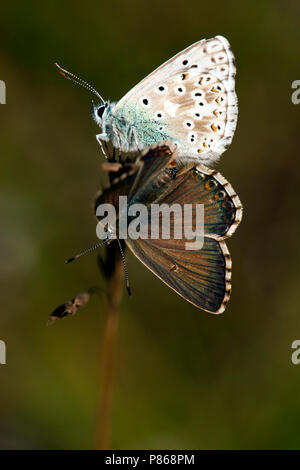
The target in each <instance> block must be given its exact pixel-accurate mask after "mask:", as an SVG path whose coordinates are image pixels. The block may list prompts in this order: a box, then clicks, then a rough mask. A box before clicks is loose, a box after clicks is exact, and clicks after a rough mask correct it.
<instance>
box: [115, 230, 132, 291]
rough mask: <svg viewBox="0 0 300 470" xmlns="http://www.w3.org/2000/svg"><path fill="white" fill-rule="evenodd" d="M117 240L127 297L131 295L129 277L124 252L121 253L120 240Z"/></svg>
mask: <svg viewBox="0 0 300 470" xmlns="http://www.w3.org/2000/svg"><path fill="white" fill-rule="evenodd" d="M117 240H118V243H119V248H120V252H121V258H122V263H123V268H124V274H125V280H126V289H127V292H128V295H131V290H130V286H129V277H128V271H127V266H126V259H125V255H124V251H123V248H122V245H121V242H120V240H119V239H118V238H117Z"/></svg>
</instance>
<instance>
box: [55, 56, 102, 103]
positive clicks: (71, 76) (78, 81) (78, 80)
mask: <svg viewBox="0 0 300 470" xmlns="http://www.w3.org/2000/svg"><path fill="white" fill-rule="evenodd" d="M54 64H55V65H56V67H57V68H58V70H59V73H60V75H61V76H62V77H64V78H67V79H68V80H71V82H74V83H76V84H77V85H80V86H82V87H83V88H86V89H87V90H89V91H91V92H92V93H94V94H95V95H96V96H98V98H100V100H101V101H102V103H103V104H105V101H104V99H103V98H102V96H101V95H100V93H99V92H98V91H97V90H96V89H95V88H94V87H92V86H91V85H90V84H89V83H87V82H85V81H84V80H82V78H79V77H77V76H76V75H74V74H73V73H71V72H68V70H66V69H63V68H62V67H61V66H60V65H59V64H58V63H57V62H54Z"/></svg>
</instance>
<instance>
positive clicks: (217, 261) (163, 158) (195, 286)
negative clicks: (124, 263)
mask: <svg viewBox="0 0 300 470" xmlns="http://www.w3.org/2000/svg"><path fill="white" fill-rule="evenodd" d="M170 150H171V151H170ZM173 151H174V145H173V144H171V143H163V144H160V145H158V146H155V147H153V148H150V149H148V150H147V151H145V152H144V153H143V154H142V156H141V158H140V159H139V160H138V162H137V167H136V171H135V173H134V175H133V174H132V173H131V174H130V175H128V176H124V177H123V178H121V179H120V178H117V179H116V180H114V181H113V182H112V184H111V186H110V187H109V188H107V189H105V190H104V191H103V193H102V194H101V195H99V196H98V198H97V203H96V205H98V204H101V203H103V202H111V201H112V200H115V199H114V197H115V196H112V194H114V195H116V194H119V195H120V194H122V195H127V196H128V199H129V201H128V205H129V206H130V204H132V203H134V202H138V203H143V204H145V205H146V206H150V204H152V203H156V204H168V205H169V206H170V205H172V204H173V203H177V204H180V205H181V206H182V205H184V204H192V205H193V207H194V206H195V205H196V204H204V227H205V231H204V243H203V247H202V248H201V249H200V250H189V249H186V239H185V238H182V239H175V238H174V236H173V234H174V232H175V229H176V226H177V225H178V224H182V223H183V221H182V219H181V218H180V219H177V218H176V215H173V217H171V236H170V238H169V239H164V238H162V236H161V235H160V236H159V238H158V239H152V238H150V237H149V238H148V239H137V240H132V239H127V240H126V243H127V245H128V247H129V248H130V250H131V251H132V252H133V253H134V254H135V255H136V256H137V258H139V259H140V260H141V261H142V263H144V264H145V265H146V266H147V267H148V268H149V269H150V270H151V271H152V272H153V273H154V274H156V276H158V277H159V278H160V279H161V280H162V281H163V282H165V283H166V284H167V285H168V286H169V287H171V288H172V289H174V290H175V291H176V292H177V293H178V294H179V295H181V296H182V297H183V298H185V299H186V300H187V301H189V302H191V303H192V304H193V305H195V306H196V307H199V308H201V309H203V310H206V311H208V312H211V313H221V312H223V311H224V310H225V308H226V305H227V303H228V301H229V298H230V293H231V258H230V254H229V251H228V249H227V246H226V243H225V241H224V240H225V239H226V238H228V237H230V236H231V235H232V234H233V233H234V231H235V229H236V228H237V226H238V225H239V223H240V221H241V218H242V205H241V202H240V200H239V198H238V196H237V195H236V193H235V191H234V190H233V188H232V187H231V185H230V184H229V183H228V182H227V181H226V179H225V178H224V177H223V176H222V175H221V174H220V173H217V172H216V171H214V170H211V169H209V168H207V167H205V166H204V165H201V164H198V165H189V166H186V167H183V168H182V169H181V170H179V171H178V173H177V174H176V177H175V178H174V176H173V175H172V172H170V171H169V170H168V169H166V168H165V167H166V166H168V164H170V162H171V161H172V159H173V158H174V154H173V153H172V152H173ZM138 167H139V169H137V168H138ZM192 220H193V222H192V225H193V228H195V227H194V219H192ZM153 223H154V221H153V220H151V218H150V227H151V224H152V228H153ZM154 228H155V227H154ZM156 228H157V230H158V232H159V230H160V228H159V227H156ZM159 233H160V232H159Z"/></svg>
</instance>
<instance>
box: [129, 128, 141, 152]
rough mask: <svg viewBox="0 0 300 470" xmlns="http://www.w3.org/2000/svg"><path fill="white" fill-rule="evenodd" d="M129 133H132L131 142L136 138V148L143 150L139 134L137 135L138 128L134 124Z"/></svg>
mask: <svg viewBox="0 0 300 470" xmlns="http://www.w3.org/2000/svg"><path fill="white" fill-rule="evenodd" d="M129 135H130V142H131V140H133V139H134V140H135V145H136V150H141V149H140V148H139V139H138V136H137V132H136V128H135V127H134V126H132V127H131V128H130V134H129Z"/></svg>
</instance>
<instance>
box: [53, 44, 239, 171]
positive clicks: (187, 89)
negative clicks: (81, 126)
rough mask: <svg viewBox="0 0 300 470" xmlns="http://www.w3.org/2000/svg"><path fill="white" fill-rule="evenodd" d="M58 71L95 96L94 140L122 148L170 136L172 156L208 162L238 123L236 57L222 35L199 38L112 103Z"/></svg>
mask: <svg viewBox="0 0 300 470" xmlns="http://www.w3.org/2000/svg"><path fill="white" fill-rule="evenodd" d="M56 65H57V67H58V68H59V71H60V73H61V75H63V76H64V77H65V78H68V79H69V80H72V81H74V82H75V83H77V84H79V85H81V86H83V87H85V88H87V89H89V90H90V91H92V92H93V93H95V94H96V96H97V97H98V98H99V100H100V103H97V104H93V108H92V116H93V118H94V120H95V122H96V123H97V124H98V125H99V126H100V127H101V129H102V132H101V133H100V134H98V135H97V136H96V137H97V140H98V142H99V144H100V146H101V148H102V151H103V153H104V154H105V155H106V152H105V150H104V148H103V145H102V142H104V143H105V144H106V143H107V142H111V143H112V144H113V146H114V147H115V148H117V149H119V150H120V151H121V152H132V151H137V150H143V149H145V148H146V147H148V146H150V145H153V144H156V143H158V142H161V141H163V140H170V141H172V142H174V143H176V145H177V159H178V160H179V161H181V162H186V161H191V160H192V161H193V160H196V161H198V162H200V163H204V164H207V165H211V164H213V163H214V162H215V161H217V160H218V159H219V157H220V155H221V154H222V153H223V152H224V151H225V150H226V149H227V148H228V146H229V145H230V143H231V141H232V138H233V134H234V131H235V128H236V123H237V115H238V108H237V97H236V93H235V74H236V68H235V59H234V55H233V53H232V51H231V48H230V45H229V42H228V41H227V39H225V38H224V37H223V36H216V37H215V38H212V39H207V40H206V39H203V40H201V41H199V42H197V43H195V44H193V45H191V46H189V47H188V48H187V49H184V50H183V51H182V52H180V53H179V54H177V55H175V56H174V57H173V58H171V59H170V60H168V61H167V62H165V63H164V64H162V65H161V66H160V67H158V68H157V69H156V70H155V71H154V72H152V73H151V74H150V75H148V76H147V77H146V78H144V80H142V81H141V82H140V83H139V84H138V85H136V86H135V87H134V88H132V90H131V91H129V92H128V93H127V94H126V95H125V96H124V97H123V98H122V99H121V100H120V101H118V102H117V103H115V102H109V101H105V100H104V99H103V98H102V96H101V95H100V94H99V93H98V92H97V91H96V90H95V88H93V87H92V86H91V85H89V84H88V83H87V82H85V81H84V80H82V79H81V78H79V77H77V76H75V75H74V74H72V73H70V72H68V71H67V70H65V69H63V68H62V67H61V66H59V65H58V64H57V63H56Z"/></svg>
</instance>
